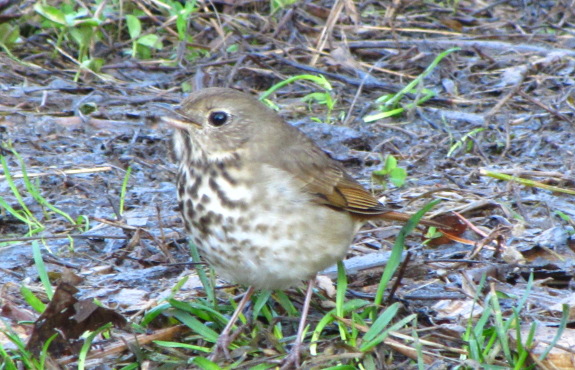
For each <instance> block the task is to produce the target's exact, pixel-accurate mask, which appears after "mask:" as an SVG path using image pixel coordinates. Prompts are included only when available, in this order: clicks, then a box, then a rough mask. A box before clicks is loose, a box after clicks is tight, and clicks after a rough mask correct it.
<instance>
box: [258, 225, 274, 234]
mask: <svg viewBox="0 0 575 370" xmlns="http://www.w3.org/2000/svg"><path fill="white" fill-rule="evenodd" d="M269 228H270V227H269V225H266V224H257V225H256V228H255V230H256V232H257V233H261V234H263V233H265V232H266V231H268V230H269Z"/></svg>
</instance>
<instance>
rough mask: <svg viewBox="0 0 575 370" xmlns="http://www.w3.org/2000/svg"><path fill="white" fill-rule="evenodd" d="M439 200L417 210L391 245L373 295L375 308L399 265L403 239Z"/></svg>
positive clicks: (379, 303) (403, 243)
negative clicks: (389, 253)
mask: <svg viewBox="0 0 575 370" xmlns="http://www.w3.org/2000/svg"><path fill="white" fill-rule="evenodd" d="M440 201H441V200H439V199H436V200H433V201H431V202H429V203H427V204H426V205H425V206H423V208H421V209H420V210H419V212H417V213H415V214H414V215H413V216H411V218H410V219H409V221H407V222H406V224H405V225H404V226H403V227H402V228H401V230H400V231H399V234H398V235H397V238H396V239H395V243H394V245H393V249H392V251H391V255H390V256H389V261H388V262H387V264H386V265H385V270H383V274H382V275H381V280H380V282H379V286H378V288H377V292H376V294H375V299H374V301H373V302H374V304H375V305H376V306H380V305H381V302H382V301H383V293H384V292H385V289H386V288H387V284H388V283H389V281H390V280H391V277H392V276H393V274H394V273H395V270H397V268H398V267H399V264H400V263H401V255H402V253H403V248H404V245H405V238H406V237H407V235H408V234H409V233H411V232H412V231H413V229H415V227H416V226H417V223H418V222H419V220H420V219H421V218H422V217H423V215H424V214H425V213H426V212H428V211H429V210H430V209H431V208H433V207H435V205H437V204H438V203H439V202H440Z"/></svg>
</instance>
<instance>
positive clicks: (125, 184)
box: [120, 166, 132, 215]
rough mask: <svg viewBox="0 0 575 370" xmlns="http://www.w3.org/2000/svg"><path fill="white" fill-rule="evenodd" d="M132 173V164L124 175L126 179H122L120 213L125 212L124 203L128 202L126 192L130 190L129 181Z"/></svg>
mask: <svg viewBox="0 0 575 370" xmlns="http://www.w3.org/2000/svg"><path fill="white" fill-rule="evenodd" d="M131 174H132V166H128V169H127V170H126V174H125V175H124V180H123V181H122V190H121V191H120V215H122V214H124V204H125V202H126V193H127V190H128V181H129V180H130V175H131Z"/></svg>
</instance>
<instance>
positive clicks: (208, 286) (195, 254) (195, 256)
mask: <svg viewBox="0 0 575 370" xmlns="http://www.w3.org/2000/svg"><path fill="white" fill-rule="evenodd" d="M188 245H189V246H190V254H191V255H192V261H194V263H197V264H198V265H196V272H197V273H198V277H199V278H200V281H201V283H202V286H203V287H204V291H205V292H206V296H207V297H208V302H210V304H211V305H212V307H215V306H216V292H215V288H214V284H212V282H211V280H210V279H209V278H208V275H207V274H206V271H205V270H204V267H203V266H202V265H200V263H201V262H200V261H201V259H200V252H199V251H198V247H197V246H196V245H195V244H194V243H193V242H192V241H191V240H190V241H189V242H188Z"/></svg>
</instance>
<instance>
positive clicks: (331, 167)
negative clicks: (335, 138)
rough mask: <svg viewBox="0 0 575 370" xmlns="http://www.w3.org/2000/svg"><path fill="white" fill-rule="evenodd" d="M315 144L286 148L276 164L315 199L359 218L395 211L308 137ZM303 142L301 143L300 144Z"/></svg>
mask: <svg viewBox="0 0 575 370" xmlns="http://www.w3.org/2000/svg"><path fill="white" fill-rule="evenodd" d="M305 139H307V140H303V142H305V141H308V140H309V141H308V142H309V143H311V144H312V145H297V146H294V147H289V148H286V151H285V153H282V155H280V156H278V157H279V158H278V157H276V158H278V162H279V163H275V165H277V166H278V167H280V168H281V169H283V170H285V171H287V172H288V173H289V174H290V175H291V176H293V177H294V178H296V179H297V180H298V181H300V183H301V187H302V190H303V191H305V192H307V193H308V194H310V195H312V197H313V200H314V201H315V202H317V203H319V204H323V205H326V206H328V207H332V208H336V209H342V210H345V211H348V212H351V213H355V214H358V215H379V214H384V213H387V212H390V211H391V210H390V209H388V208H386V207H385V206H384V205H383V204H381V203H380V202H379V201H378V200H377V199H376V198H375V197H374V196H373V195H371V193H370V192H368V191H367V190H366V189H365V188H364V187H363V186H362V185H361V184H359V183H358V182H357V181H356V180H355V179H354V178H352V177H351V176H350V175H349V174H348V173H347V172H346V171H345V170H344V169H343V167H342V166H341V165H340V164H339V163H338V162H336V161H335V160H333V159H332V158H330V157H329V155H328V154H326V153H325V152H324V151H322V150H321V149H320V148H319V147H317V146H316V145H315V144H313V142H311V140H310V139H308V138H307V137H305ZM300 142H301V141H300Z"/></svg>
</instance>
